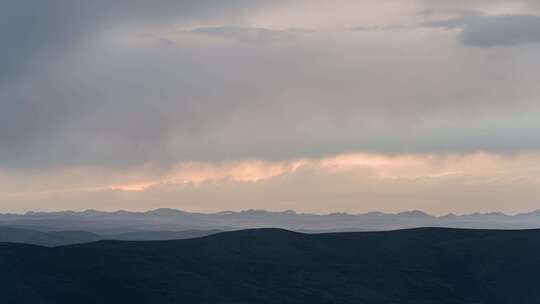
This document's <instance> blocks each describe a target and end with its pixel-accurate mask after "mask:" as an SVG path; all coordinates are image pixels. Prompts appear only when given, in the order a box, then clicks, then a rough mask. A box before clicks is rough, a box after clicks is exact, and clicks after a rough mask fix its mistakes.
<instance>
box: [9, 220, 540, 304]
mask: <svg viewBox="0 0 540 304" xmlns="http://www.w3.org/2000/svg"><path fill="white" fill-rule="evenodd" d="M539 256H540V230H515V231H509V230H506V231H496V230H465V229H447V228H422V229H411V230H399V231H386V232H354V233H330V234H301V233H295V232H290V231H285V230H279V229H258V230H243V231H235V232H225V233H219V234H215V235H211V236H207V237H203V238H196V239H189V240H177V241H157V242H121V241H99V242H95V243H88V244H80V245H71V246H61V247H55V248H45V247H39V246H32V245H24V244H7V243H2V244H0V269H2V271H1V272H0V294H2V300H3V301H4V302H5V303H20V304H26V303H32V304H33V303H43V304H47V303H55V304H63V303H81V304H85V303H191V304H197V303H216V304H219V303H260V304H265V303H268V304H275V303H310V304H319V303H321V304H322V303H324V304H327V303H340V304H347V303H351V304H352V303H355V304H356V303H381V304H383V303H384V304H387V303H400V304H409V303H410V304H412V303H414V304H417V303H433V304H435V303H443V304H444V303H448V304H450V303H451V304H460V303H463V304H465V303H467V304H470V303H489V304H493V303H496V304H505V303H509V304H510V303H511V304H530V303H538V299H540V289H539V288H537V287H538V284H539V279H538V272H539V270H540V259H539V258H538V257H539Z"/></svg>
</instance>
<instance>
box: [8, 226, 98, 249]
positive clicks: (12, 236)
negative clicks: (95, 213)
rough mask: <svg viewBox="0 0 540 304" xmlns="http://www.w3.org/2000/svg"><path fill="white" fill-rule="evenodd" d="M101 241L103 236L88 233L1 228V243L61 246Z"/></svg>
mask: <svg viewBox="0 0 540 304" xmlns="http://www.w3.org/2000/svg"><path fill="white" fill-rule="evenodd" d="M100 239H102V237H101V236H99V235H97V234H94V233H91V232H86V231H56V232H42V231H36V230H30V229H22V228H12V227H0V242H14V243H27V244H35V245H42V246H60V245H68V244H76V243H88V242H94V241H97V240H100Z"/></svg>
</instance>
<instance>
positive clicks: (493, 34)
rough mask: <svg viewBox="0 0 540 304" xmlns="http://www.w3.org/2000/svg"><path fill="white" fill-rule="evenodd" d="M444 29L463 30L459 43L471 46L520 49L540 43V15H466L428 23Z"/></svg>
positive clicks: (427, 24)
mask: <svg viewBox="0 0 540 304" xmlns="http://www.w3.org/2000/svg"><path fill="white" fill-rule="evenodd" d="M425 25H426V26H430V27H441V28H445V29H455V28H461V29H462V30H461V32H460V35H459V39H460V41H461V42H462V43H463V44H464V45H465V46H471V47H481V48H489V47H500V46H517V45H522V44H533V43H540V16H536V15H482V14H466V15H463V16H461V17H458V18H454V19H446V20H439V21H433V22H429V23H426V24H425Z"/></svg>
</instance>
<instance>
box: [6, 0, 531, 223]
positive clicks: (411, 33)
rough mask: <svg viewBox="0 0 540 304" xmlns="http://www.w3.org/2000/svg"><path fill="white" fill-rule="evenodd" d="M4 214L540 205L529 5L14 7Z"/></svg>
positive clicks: (16, 0)
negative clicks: (125, 210) (67, 210)
mask: <svg viewBox="0 0 540 304" xmlns="http://www.w3.org/2000/svg"><path fill="white" fill-rule="evenodd" d="M0 37H1V39H2V40H1V41H0V212H25V211H27V210H43V211H48V210H65V209H71V210H84V209H100V210H118V209H128V210H147V209H152V208H158V207H170V208H178V209H183V210H188V211H199V212H214V211H222V210H243V209H267V210H288V209H294V210H296V211H299V212H312V213H329V212H349V213H362V212H368V211H384V212H400V211H404V210H413V209H419V210H423V211H426V212H430V213H433V214H446V213H449V212H452V213H457V214H463V213H470V212H491V211H503V212H506V213H517V212H524V211H529V210H535V209H538V208H540V200H539V198H540V140H538V138H539V137H540V120H539V119H538V117H539V116H540V86H539V85H538V79H540V2H538V1H537V0H515V1H514V0H506V1H502V0H501V1H497V0H489V1H488V0H478V1H465V0H463V1H459V0H458V1H446V0H429V1H428V0H400V1H397V0H396V1H390V0H365V1H357V0H336V1H326V0H324V1H323V0H176V1H173V0H153V1H144V0H94V1H83V0H46V1H35V0H4V1H1V3H0Z"/></svg>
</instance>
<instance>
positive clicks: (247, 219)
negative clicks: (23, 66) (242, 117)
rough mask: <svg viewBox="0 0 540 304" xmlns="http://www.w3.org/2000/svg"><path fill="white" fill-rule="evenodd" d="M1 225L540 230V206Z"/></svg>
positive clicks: (110, 215)
mask: <svg viewBox="0 0 540 304" xmlns="http://www.w3.org/2000/svg"><path fill="white" fill-rule="evenodd" d="M0 226H9V227H17V228H28V229H32V230H38V231H44V232H47V231H65V230H70V231H88V232H92V233H96V234H100V235H111V234H113V235H115V234H122V233H134V232H145V233H146V232H148V231H170V232H177V231H186V230H224V231H228V230H239V229H253V228H267V227H275V228H283V229H289V230H294V231H301V232H338V231H379V230H395V229H405V228H416V227H448V228H477V229H532V228H540V210H537V211H533V212H529V213H521V214H516V215H507V214H504V213H501V212H492V213H473V214H467V215H454V214H448V215H445V216H433V215H430V214H427V213H425V212H422V211H417V210H415V211H406V212H401V213H396V214H391V213H382V212H370V213H364V214H348V213H332V214H324V215H319V214H308V213H297V212H295V211H292V210H288V211H283V212H270V211H265V210H245V211H239V212H233V211H224V212H217V213H193V212H186V211H182V210H176V209H166V208H161V209H156V210H151V211H145V212H132V211H123V210H121V211H115V212H103V211H97V210H86V211H80V212H75V211H61V212H31V211H30V212H27V213H25V214H0Z"/></svg>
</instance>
